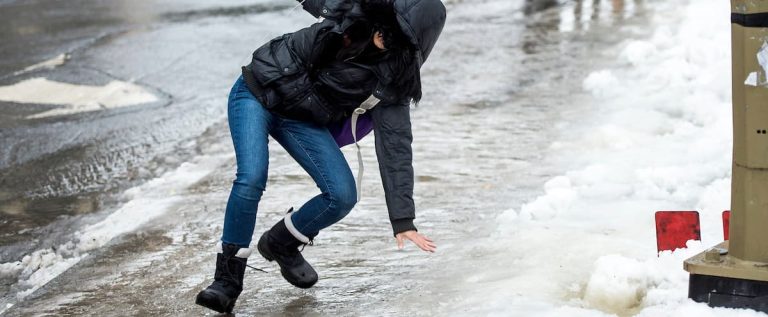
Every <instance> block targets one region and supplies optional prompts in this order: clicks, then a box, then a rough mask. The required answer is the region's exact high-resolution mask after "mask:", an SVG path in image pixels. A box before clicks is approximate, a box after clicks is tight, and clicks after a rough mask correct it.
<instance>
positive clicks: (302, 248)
mask: <svg viewBox="0 0 768 317" xmlns="http://www.w3.org/2000/svg"><path fill="white" fill-rule="evenodd" d="M307 245H309V246H313V245H315V239H309V243H302V244H301V249H300V250H299V252H304V247H306V246H307Z"/></svg>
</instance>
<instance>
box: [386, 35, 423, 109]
mask: <svg viewBox="0 0 768 317" xmlns="http://www.w3.org/2000/svg"><path fill="white" fill-rule="evenodd" d="M416 54H417V51H416V49H415V48H414V47H413V46H412V45H410V44H408V45H405V46H403V47H400V48H394V49H392V51H391V52H390V59H391V62H390V65H392V68H393V69H390V72H391V74H392V75H393V78H392V83H390V85H392V86H393V87H394V88H395V89H397V91H399V92H401V93H402V94H403V95H402V96H401V97H405V98H411V99H413V102H414V103H416V104H418V103H419V101H421V69H420V65H419V61H418V60H417V58H416Z"/></svg>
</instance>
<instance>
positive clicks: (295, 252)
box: [256, 214, 317, 288]
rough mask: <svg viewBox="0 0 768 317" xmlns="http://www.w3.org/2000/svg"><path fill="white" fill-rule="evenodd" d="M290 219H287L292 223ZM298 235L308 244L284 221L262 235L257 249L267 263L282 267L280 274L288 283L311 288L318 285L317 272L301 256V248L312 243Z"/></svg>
mask: <svg viewBox="0 0 768 317" xmlns="http://www.w3.org/2000/svg"><path fill="white" fill-rule="evenodd" d="M288 217H290V214H288ZM288 217H286V219H289V220H288V221H290V218H288ZM298 234H299V235H300V236H301V237H302V238H303V239H306V242H302V241H300V240H298V239H297V238H296V237H295V236H294V235H293V234H291V232H290V231H289V230H288V228H287V227H286V224H285V219H283V220H280V222H278V223H276V224H275V225H274V226H272V229H269V230H267V232H264V234H263V235H261V239H259V243H258V244H257V246H256V248H257V249H258V250H259V253H261V256H263V257H264V258H265V259H267V261H270V262H271V261H277V264H279V265H280V273H281V274H282V275H283V277H284V278H285V280H286V281H288V282H289V283H291V284H293V285H294V286H296V287H299V288H310V287H312V285H315V283H317V272H315V269H313V268H312V266H311V265H309V263H307V261H306V260H304V257H303V256H301V252H299V246H301V245H306V244H311V242H312V241H311V240H310V239H308V238H307V237H305V236H303V235H301V234H300V233H298Z"/></svg>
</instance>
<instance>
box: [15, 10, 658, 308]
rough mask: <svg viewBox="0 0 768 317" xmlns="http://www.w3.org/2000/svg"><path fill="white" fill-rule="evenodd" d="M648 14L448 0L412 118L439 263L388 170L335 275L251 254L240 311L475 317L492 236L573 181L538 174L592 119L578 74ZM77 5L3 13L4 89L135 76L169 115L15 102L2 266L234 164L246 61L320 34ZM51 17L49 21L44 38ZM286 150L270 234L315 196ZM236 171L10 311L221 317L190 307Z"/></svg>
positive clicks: (275, 13)
mask: <svg viewBox="0 0 768 317" xmlns="http://www.w3.org/2000/svg"><path fill="white" fill-rule="evenodd" d="M286 2H288V4H286ZM646 2H647V1H618V0H616V1H599V0H594V1H569V2H561V1H547V0H544V1H512V0H457V1H446V4H447V7H448V10H449V13H448V15H449V20H448V22H447V24H446V28H445V30H444V33H443V35H442V37H441V39H440V41H439V42H438V45H437V47H436V48H435V50H434V51H433V55H432V56H430V60H429V62H428V63H427V64H426V65H425V69H424V71H423V76H422V77H423V81H424V100H423V102H422V103H421V105H420V106H419V107H418V108H415V109H414V110H413V114H412V118H413V123H414V139H415V140H414V156H415V158H414V159H415V163H414V164H415V168H416V174H417V184H416V191H415V193H414V195H415V200H416V202H417V218H418V219H417V222H416V223H417V226H418V227H419V229H420V231H422V232H423V233H425V234H427V235H428V236H430V237H432V238H434V239H435V240H436V241H437V243H438V246H439V251H438V252H437V253H436V254H431V255H427V254H423V253H422V252H420V251H417V250H415V248H414V247H413V246H410V247H409V248H407V249H406V250H405V251H396V250H395V246H394V241H393V239H392V238H391V229H390V227H389V224H388V218H387V214H386V208H385V204H384V200H383V192H382V190H381V184H380V181H379V179H378V174H377V171H376V169H375V168H368V169H367V174H366V176H365V185H364V186H365V187H364V193H363V197H364V198H363V201H362V202H361V203H360V204H358V206H357V207H356V208H355V210H353V212H352V213H351V214H350V216H348V217H347V218H345V219H344V220H343V221H342V222H341V223H339V224H337V225H335V226H333V227H331V228H329V229H328V230H326V231H324V232H322V233H321V235H320V236H318V239H317V241H316V245H315V246H314V247H308V248H307V249H306V251H305V256H306V257H307V258H308V259H309V260H310V261H311V262H312V263H313V264H315V266H316V268H317V270H318V272H319V274H320V276H321V280H320V282H319V283H318V284H317V286H316V287H314V288H313V289H310V290H299V289H295V288H293V287H291V286H290V285H289V284H287V283H286V282H284V281H283V280H282V278H281V277H280V275H279V272H276V271H275V268H274V267H272V266H271V265H270V264H268V263H266V262H265V261H263V260H262V259H260V258H259V257H258V256H254V257H252V258H251V260H250V262H249V263H250V264H252V265H255V266H257V267H260V268H265V269H267V270H268V271H269V272H270V273H261V272H257V271H249V272H248V273H247V276H246V290H245V291H244V293H243V295H241V299H240V300H239V302H238V305H237V307H236V312H237V314H238V315H244V316H250V315H274V316H280V315H289V316H290V315H315V314H317V315H399V314H402V313H409V314H412V315H468V314H470V312H471V311H473V310H475V309H476V308H477V307H462V306H461V304H460V303H464V302H463V301H462V300H461V299H462V298H464V297H466V296H467V294H468V293H471V292H472V286H467V285H466V283H465V280H466V278H467V276H468V274H469V273H471V272H472V271H473V270H483V269H484V268H486V267H487V263H484V261H488V260H489V259H493V257H494V256H497V255H495V254H494V252H495V250H494V248H493V246H492V245H493V242H492V241H491V240H490V239H489V237H490V233H491V232H492V231H494V230H496V228H495V224H494V219H495V216H496V215H498V214H499V213H500V212H502V211H504V210H506V209H509V208H515V207H518V206H520V205H521V204H522V203H523V202H525V201H526V200H527V199H528V198H530V197H534V196H535V195H537V194H539V193H540V190H541V185H542V183H543V182H544V181H545V180H547V179H549V177H550V176H551V175H554V174H556V173H557V172H558V171H557V170H553V167H551V166H548V165H546V164H542V162H545V161H546V160H547V159H548V158H547V147H548V146H549V144H550V143H551V140H552V139H553V138H554V137H556V133H558V132H557V131H556V129H554V128H553V127H556V126H557V125H558V123H559V122H564V121H567V120H569V118H570V117H571V115H572V114H575V113H579V112H583V111H590V109H589V106H588V105H586V104H585V102H580V101H582V100H584V99H585V98H587V97H586V96H584V95H583V92H582V91H581V90H582V89H581V82H582V79H583V78H584V76H585V75H586V74H587V73H588V72H589V71H591V70H592V69H594V68H595V67H598V66H600V65H602V64H601V63H604V61H603V56H605V55H604V54H606V52H605V50H608V49H612V47H613V45H615V44H617V43H619V42H620V41H621V40H623V39H624V38H627V37H637V36H644V34H643V32H642V31H641V30H642V29H641V28H640V29H638V28H632V27H631V26H642V25H644V24H647V23H648V21H647V10H649V9H650V8H651V7H652V6H651V5H650V4H649V3H646ZM68 4H70V5H71V7H69V8H61V5H60V4H59V3H58V2H53V1H42V0H40V1H23V2H22V1H5V2H2V1H0V9H2V10H0V15H2V17H0V20H2V21H4V22H1V23H7V24H6V25H8V26H11V27H6V26H5V25H4V26H3V27H2V28H0V30H2V31H0V38H3V39H4V41H2V44H0V52H2V55H3V56H4V57H5V56H10V57H11V58H8V59H5V58H4V59H3V62H2V64H0V84H2V85H7V84H10V83H14V82H17V81H20V80H22V79H25V78H32V77H47V78H52V79H57V80H60V81H65V82H72V83H80V84H86V83H87V84H103V83H105V82H107V81H109V80H111V79H120V80H126V81H130V82H135V83H138V84H141V85H142V86H145V87H149V89H150V90H151V91H153V92H155V93H156V94H157V95H158V96H160V97H161V100H160V101H158V102H156V103H153V104H145V105H138V106H133V107H127V108H121V109H112V110H105V111H99V112H90V113H81V114H76V115H70V116H66V117H55V118H47V119H39V120H27V119H24V118H25V117H26V116H27V115H29V114H30V113H35V112H38V111H41V110H43V109H47V108H50V107H51V106H45V105H35V106H26V105H24V106H22V105H19V104H8V103H3V102H0V113H2V119H0V136H1V137H2V139H1V141H0V149H2V154H0V217H2V218H0V258H2V261H0V262H9V261H16V260H18V259H20V258H21V257H22V256H23V255H25V254H28V253H30V252H31V251H34V250H38V249H43V248H49V247H55V246H57V245H60V244H62V243H64V242H66V241H68V239H71V238H72V235H73V234H74V233H75V232H76V231H77V230H79V229H80V228H82V227H84V226H85V225H86V224H89V223H94V222H97V221H99V220H100V219H103V218H104V217H105V216H106V215H108V214H110V213H111V212H113V211H114V210H115V209H116V208H118V207H119V206H120V205H121V204H123V203H125V202H126V198H125V197H124V196H123V195H121V193H123V192H124V191H125V190H126V189H127V188H130V187H132V186H135V185H138V184H141V183H143V182H146V181H147V180H149V179H152V178H154V177H157V176H159V175H162V174H163V173H164V172H166V171H169V170H173V169H175V168H176V167H177V166H178V165H179V164H180V163H181V162H185V161H195V160H196V158H199V157H201V156H222V155H223V156H224V157H226V155H227V154H228V153H230V152H231V144H230V142H231V141H230V140H229V136H228V130H227V127H226V123H225V106H226V104H225V103H226V93H227V92H228V89H229V86H230V85H231V84H232V82H233V81H234V79H235V78H236V75H237V73H238V72H239V65H241V64H243V63H245V62H246V61H247V58H248V55H249V54H250V52H251V51H252V50H253V49H254V48H256V47H257V46H258V45H260V44H261V43H262V42H264V41H266V39H268V38H269V37H271V36H275V35H278V34H281V33H283V32H288V31H290V30H293V29H296V28H298V27H299V26H303V25H306V24H308V23H311V22H312V19H311V18H310V17H309V15H308V14H305V13H304V12H303V11H292V10H291V9H290V8H291V7H292V5H293V3H292V2H290V1H271V2H266V1H262V2H255V1H250V2H248V1H237V2H234V3H232V4H231V6H230V7H218V5H213V4H209V3H206V2H202V1H182V2H180V3H177V2H174V3H173V4H169V3H166V2H160V1H158V2H141V4H136V3H134V2H131V1H73V2H69V3H68ZM75 8H78V9H81V8H89V10H86V11H84V12H92V13H93V14H81V13H80V11H78V10H76V9H75ZM90 10H92V11H90ZM126 13H130V14H126ZM30 15H33V16H32V17H31V16H30ZM41 15H42V16H51V17H54V18H52V19H50V20H49V19H46V21H47V22H45V23H34V21H38V19H39V18H40V17H41ZM96 16H98V17H99V18H98V19H97V18H94V17H96ZM4 18H7V19H4ZM69 22H71V23H69ZM25 23H27V24H29V25H27V24H25ZM36 24H41V25H37V26H35V25H36ZM29 34H33V35H29ZM35 34H38V35H35ZM40 34H42V35H40ZM25 36H26V37H25ZM5 39H11V40H10V41H6V40H5ZM14 42H15V43H19V44H9V43H14ZM25 51H34V53H30V54H25V53H24V52H25ZM62 53H67V54H68V56H69V57H68V61H67V63H66V64H64V65H62V66H59V67H57V68H54V69H41V70H33V71H29V72H23V73H20V74H14V73H16V72H19V70H23V69H24V68H25V67H27V66H29V65H32V64H35V63H38V62H40V61H43V60H45V59H48V58H51V57H54V56H57V55H58V54H62ZM272 144H273V146H271V148H270V180H269V184H268V190H267V192H266V193H265V196H264V198H263V201H262V203H261V205H260V213H259V217H258V223H257V230H256V233H255V235H259V234H260V233H261V232H262V231H263V230H265V229H266V228H268V227H269V226H270V225H271V224H272V223H273V222H274V221H277V220H278V219H279V217H280V216H281V215H282V213H283V212H284V210H285V209H287V207H289V206H291V205H293V206H298V205H300V204H301V203H302V202H303V201H304V200H306V199H307V198H308V197H311V196H313V195H314V191H315V190H316V189H315V188H314V185H312V183H311V180H310V179H309V177H308V176H306V175H305V173H304V172H303V171H302V170H301V169H300V168H299V167H298V166H297V165H296V164H295V163H294V162H293V161H292V160H291V159H290V157H288V155H287V154H286V153H285V152H284V151H283V150H282V149H280V148H279V146H274V143H272ZM362 145H363V148H364V155H365V157H366V164H367V166H375V164H376V162H375V155H374V149H373V140H372V139H366V140H365V141H364V142H363V143H362ZM345 153H346V154H353V152H351V149H345ZM348 157H349V158H350V159H352V158H353V156H352V155H349V156H348ZM233 175H234V160H233V159H232V158H231V156H230V158H227V159H222V160H221V161H220V162H219V164H218V165H217V167H216V168H215V170H214V171H213V172H212V173H210V175H208V176H207V177H205V178H204V179H203V180H202V181H200V182H197V183H196V184H195V185H193V186H192V187H190V188H188V189H186V190H184V191H183V192H178V193H175V194H174V195H176V196H177V197H178V198H180V199H179V200H180V201H181V202H180V203H177V204H174V205H173V206H172V207H170V208H169V209H168V210H167V212H166V213H165V214H164V215H162V216H160V217H159V218H156V219H153V220H152V221H150V222H149V223H148V224H147V225H146V226H144V227H142V228H141V229H140V230H138V231H135V232H132V233H129V234H127V235H123V236H120V237H118V238H117V239H115V241H113V242H112V243H110V244H109V245H108V246H107V247H104V248H100V249H98V250H94V251H93V252H90V254H89V255H88V256H87V257H85V258H84V259H83V260H81V261H80V262H79V263H78V264H77V265H75V266H74V267H73V268H71V269H69V270H68V271H66V272H65V273H63V274H62V275H60V276H59V277H58V278H56V279H54V280H53V281H51V282H50V283H48V284H47V285H45V286H44V287H42V288H41V289H39V290H37V291H36V292H35V293H32V294H31V295H29V296H28V297H26V298H25V299H24V300H23V301H22V302H16V300H15V298H17V297H16V295H15V293H16V292H18V291H20V290H21V289H20V288H19V287H18V286H17V285H14V281H13V279H9V278H8V277H3V284H2V286H0V290H2V291H3V292H4V293H5V294H4V296H3V299H4V300H3V303H14V306H13V307H12V308H11V309H9V310H8V311H6V314H7V315H9V316H22V315H89V316H90V315H100V316H103V315H107V316H109V315H134V316H144V315H161V316H178V315H201V314H206V313H209V312H208V311H206V310H204V309H202V308H199V307H197V306H195V305H193V301H194V295H195V294H196V292H197V291H199V290H200V289H202V288H203V287H205V285H207V283H209V282H210V278H211V276H212V272H213V265H214V259H215V255H214V254H213V251H212V245H213V244H214V243H215V241H216V239H217V238H218V236H219V235H220V233H221V224H222V219H223V207H224V204H225V202H226V198H227V195H228V190H229V186H230V184H231V180H232V178H233ZM474 287H476V286H474ZM0 295H2V294H0Z"/></svg>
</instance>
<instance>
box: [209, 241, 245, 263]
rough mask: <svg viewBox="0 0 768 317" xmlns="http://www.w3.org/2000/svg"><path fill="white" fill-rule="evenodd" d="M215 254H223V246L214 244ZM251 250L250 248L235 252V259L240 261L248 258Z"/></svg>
mask: <svg viewBox="0 0 768 317" xmlns="http://www.w3.org/2000/svg"><path fill="white" fill-rule="evenodd" d="M216 252H218V253H224V244H223V243H221V241H219V243H217V244H216ZM252 252H253V250H251V248H240V249H239V250H237V253H236V254H235V257H238V258H241V259H247V258H248V257H249V256H251V253H252Z"/></svg>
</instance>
